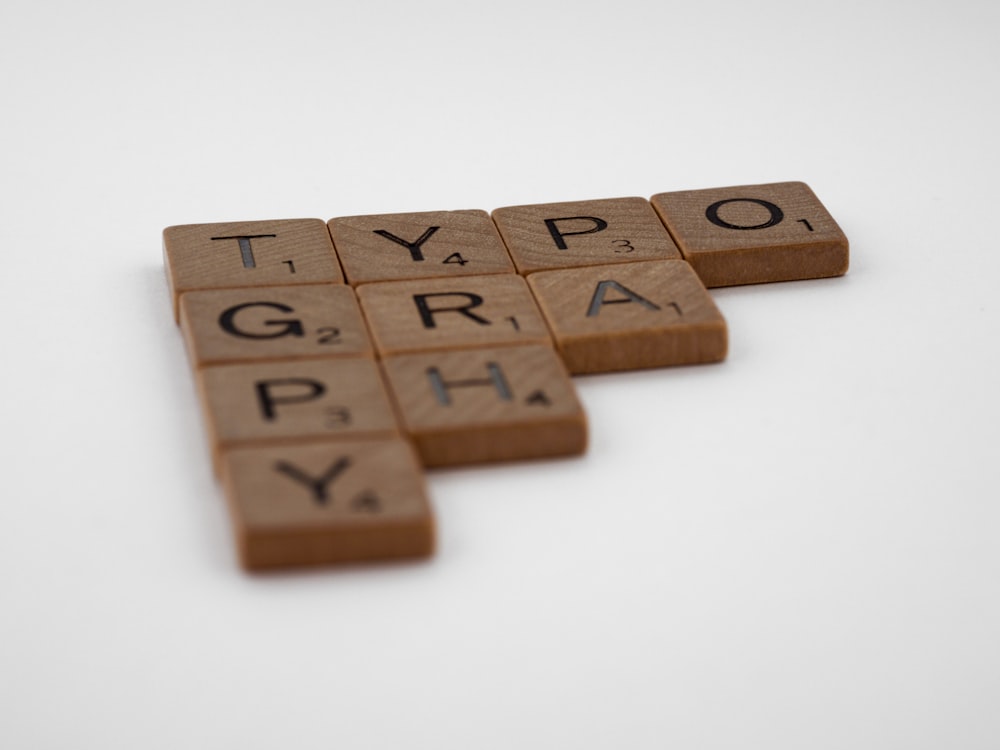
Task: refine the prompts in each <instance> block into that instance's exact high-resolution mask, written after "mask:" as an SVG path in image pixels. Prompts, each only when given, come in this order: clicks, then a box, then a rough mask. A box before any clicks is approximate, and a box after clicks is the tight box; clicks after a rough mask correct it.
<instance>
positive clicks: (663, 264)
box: [528, 260, 727, 375]
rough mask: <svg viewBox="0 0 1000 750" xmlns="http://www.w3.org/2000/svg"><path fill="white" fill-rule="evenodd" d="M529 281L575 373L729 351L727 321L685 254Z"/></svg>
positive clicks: (711, 358)
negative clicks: (674, 257) (683, 257)
mask: <svg viewBox="0 0 1000 750" xmlns="http://www.w3.org/2000/svg"><path fill="white" fill-rule="evenodd" d="M528 284H529V285H530V286H531V290H532V291H533V292H534V293H535V297H536V298H537V299H538V303H539V306H540V307H541V308H542V312H543V313H544V314H545V317H546V319H547V320H548V322H549V326H550V327H551V328H552V332H553V334H554V336H555V339H556V347H557V348H558V349H559V353H560V354H561V355H562V358H563V361H564V362H565V364H566V367H567V369H568V370H569V371H570V372H571V373H572V374H574V375H578V374H585V373H594V372H610V371H614V370H634V369H640V368H645V367H664V366H667V365H687V364H696V363H702V362H717V361H719V360H721V359H723V358H724V357H725V356H726V344H727V334H726V321H725V319H724V318H723V317H722V314H721V313H720V312H719V310H718V308H716V306H715V303H714V302H713V301H712V297H711V296H710V295H709V293H708V291H707V290H706V289H705V287H704V285H703V284H702V283H701V281H700V280H699V279H698V276H697V275H696V274H695V272H694V271H693V270H692V269H691V266H690V265H688V264H687V263H686V262H684V261H683V260H651V261H645V262H642V263H627V264H625V263H623V264H616V265H610V266H591V267H587V268H570V269H563V270H560V271H541V272H539V273H535V274H532V275H531V276H529V277H528Z"/></svg>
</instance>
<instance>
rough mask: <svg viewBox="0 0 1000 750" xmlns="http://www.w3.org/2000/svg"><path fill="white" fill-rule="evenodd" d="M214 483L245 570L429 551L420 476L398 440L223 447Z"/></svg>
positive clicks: (429, 526) (429, 524) (430, 529)
mask: <svg viewBox="0 0 1000 750" xmlns="http://www.w3.org/2000/svg"><path fill="white" fill-rule="evenodd" d="M222 483H223V487H224V490H225V494H226V499H227V502H228V504H229V508H230V514H231V516H232V520H233V529H234V532H235V536H236V543H237V548H238V550H239V556H240V560H241V562H242V564H243V566H244V567H245V568H247V569H249V570H265V569H271V568H283V567H291V566H300V565H323V564H329V563H344V562H355V561H367V560H391V559H396V558H409V557H425V556H427V555H430V554H431V553H432V552H433V550H434V520H433V516H432V514H431V509H430V505H429V504H428V501H427V493H426V489H425V487H424V479H423V474H422V471H421V468H420V466H419V464H418V462H417V459H416V456H415V455H414V453H413V449H412V447H411V446H410V444H409V443H408V442H407V441H405V440H403V439H400V438H396V439H386V440H348V441H323V442H314V443H308V444H303V445H280V446H267V447H260V448H243V449H236V450H230V451H227V452H226V453H225V454H224V455H223V458H222Z"/></svg>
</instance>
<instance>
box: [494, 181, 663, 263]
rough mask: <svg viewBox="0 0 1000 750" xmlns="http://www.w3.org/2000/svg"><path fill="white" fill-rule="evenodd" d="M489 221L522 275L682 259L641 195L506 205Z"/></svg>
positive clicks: (654, 213)
mask: <svg viewBox="0 0 1000 750" xmlns="http://www.w3.org/2000/svg"><path fill="white" fill-rule="evenodd" d="M493 220H494V221H495V222H496V225H497V228H498V229H499V230H500V235H501V236H502V237H503V240H504V242H505V243H506V244H507V249H508V250H509V251H510V255H511V257H512V258H513V259H514V263H515V264H516V265H517V270H518V272H520V273H522V274H529V273H534V272H535V271H543V270H546V269H554V268H576V267H579V266H595V265H606V264H608V263H628V262H631V261H638V260H666V259H668V258H680V257H681V254H680V252H679V251H678V249H677V246H676V245H675V244H674V242H673V240H672V239H671V238H670V234H669V233H668V232H667V230H666V229H664V228H663V224H662V223H661V222H660V220H659V219H657V217H656V212H654V211H653V208H652V206H650V205H649V201H647V200H645V199H643V198H608V199H605V200H590V201H574V202H570V203H543V204H538V205H532V206H508V207H505V208H498V209H496V210H495V211H494V212H493Z"/></svg>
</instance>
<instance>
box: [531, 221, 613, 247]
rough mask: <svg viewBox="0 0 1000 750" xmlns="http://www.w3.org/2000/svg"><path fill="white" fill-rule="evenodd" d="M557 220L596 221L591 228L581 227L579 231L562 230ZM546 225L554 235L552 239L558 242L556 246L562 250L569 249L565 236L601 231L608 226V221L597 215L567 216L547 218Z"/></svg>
mask: <svg viewBox="0 0 1000 750" xmlns="http://www.w3.org/2000/svg"><path fill="white" fill-rule="evenodd" d="M557 221H591V222H593V223H594V226H592V227H591V228H590V229H581V230H580V231H579V232H560V231H559V228H558V227H557V226H556V222H557ZM545 226H547V227H548V228H549V234H551V235H552V239H553V240H555V242H556V247H558V248H559V249H560V250H566V249H568V248H567V247H566V240H564V239H563V237H571V236H573V235H574V234H593V233H594V232H600V231H601V230H602V229H607V228H608V222H606V221H605V220H604V219H598V218H597V217H596V216H567V217H565V218H562V219H546V220H545Z"/></svg>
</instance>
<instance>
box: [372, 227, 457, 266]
mask: <svg viewBox="0 0 1000 750" xmlns="http://www.w3.org/2000/svg"><path fill="white" fill-rule="evenodd" d="M440 228H441V227H427V231H426V232H424V233H423V234H422V235H420V237H418V238H417V240H416V242H407V241H406V240H404V239H403V238H402V237H397V236H396V235H394V234H393V233H392V232H387V231H386V230H385V229H373V230H372V231H373V232H375V234H378V235H381V236H382V237H385V238H386V239H387V240H392V241H393V242H395V243H397V244H399V245H402V246H403V247H405V248H406V249H407V250H409V251H410V258H411V259H413V260H423V259H424V255H423V253H421V252H420V246H421V245H423V244H424V243H425V242H427V240H429V239H430V238H431V235H433V234H434V233H435V232H436V231H437V230H439V229H440Z"/></svg>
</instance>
